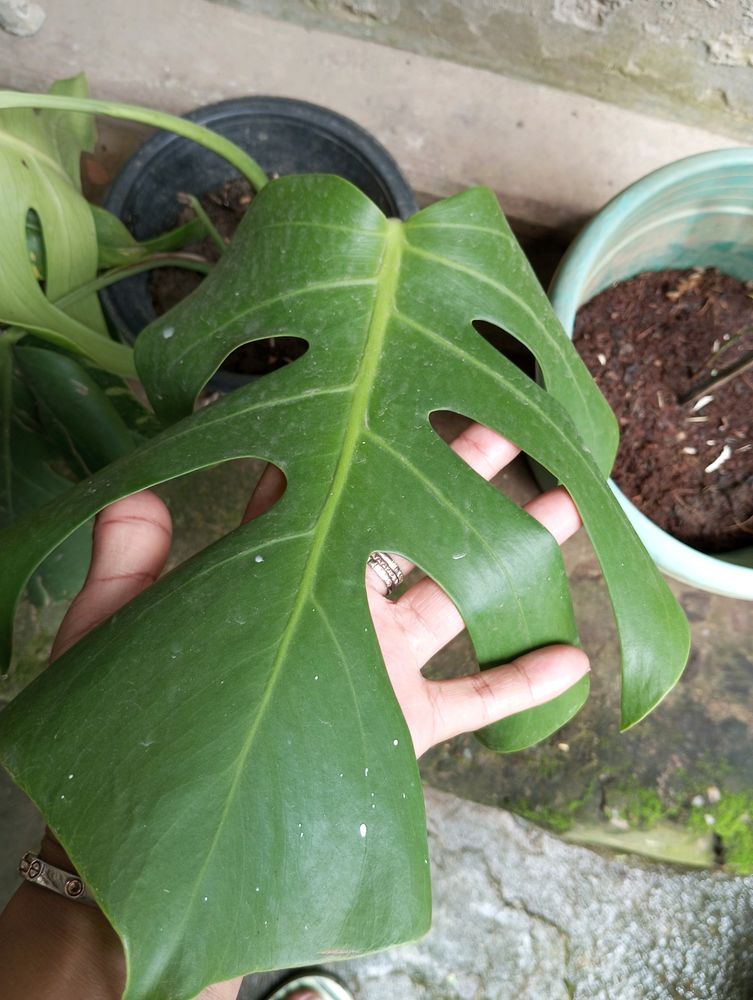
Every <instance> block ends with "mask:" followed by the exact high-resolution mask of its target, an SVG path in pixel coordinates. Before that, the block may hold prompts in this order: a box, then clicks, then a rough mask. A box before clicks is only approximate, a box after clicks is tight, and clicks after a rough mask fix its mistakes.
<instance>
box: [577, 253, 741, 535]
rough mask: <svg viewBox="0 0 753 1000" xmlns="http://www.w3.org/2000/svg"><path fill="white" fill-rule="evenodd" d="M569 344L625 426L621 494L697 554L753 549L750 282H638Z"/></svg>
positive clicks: (601, 300) (614, 289) (600, 307)
mask: <svg viewBox="0 0 753 1000" xmlns="http://www.w3.org/2000/svg"><path fill="white" fill-rule="evenodd" d="M573 340H574V343H575V345H576V347H577V349H578V351H579V353H580V354H581V356H582V357H583V359H584V361H585V363H586V365H587V366H588V368H589V370H590V371H591V374H592V375H593V376H594V378H595V379H596V382H597V383H598V385H599V388H600V389H601V391H602V392H603V393H604V395H605V396H606V398H607V400H608V402H609V404H610V405H611V407H612V409H613V410H614V411H615V414H616V415H617V419H618V421H619V424H620V434H621V440H620V447H619V451H618V454H617V460H616V462H615V467H614V469H613V471H612V476H613V478H614V480H615V482H616V483H617V485H618V486H619V487H620V489H621V490H622V491H623V493H624V494H625V495H626V496H627V497H628V498H629V499H630V500H631V501H632V503H634V504H635V506H636V507H638V509H639V510H641V511H642V512H643V513H644V514H646V516H647V517H649V518H651V520H652V521H654V522H655V523H656V524H658V525H660V527H662V528H663V529H664V530H666V531H668V532H670V533H671V534H672V535H674V536H675V537H676V538H679V539H680V540H681V541H683V542H686V543H687V544H688V545H692V546H693V547H694V548H697V549H700V550H703V551H706V552H724V551H728V550H730V549H735V548H740V547H743V546H745V545H751V544H753V366H747V367H746V365H745V361H746V356H747V355H749V354H750V353H751V352H753V282H745V283H743V282H740V281H738V280H736V279H735V278H731V277H729V276H728V275H725V274H721V273H720V272H719V271H717V270H714V269H711V268H709V269H705V270H701V269H697V270H685V271H680V270H664V271H658V272H649V273H645V274H639V275H637V276H636V277H634V278H631V279H630V280H628V281H623V282H620V283H619V284H615V285H613V286H611V287H610V288H607V289H606V290H605V291H603V292H601V293H600V294H599V295H597V296H596V297H595V298H593V299H592V300H591V301H590V302H588V303H586V305H584V306H583V307H582V308H581V309H580V310H579V312H578V315H577V318H576V324H575V333H574V338H573ZM737 367H742V369H743V370H742V371H740V372H739V373H738V374H736V375H735V376H734V377H732V378H730V379H728V380H727V381H726V382H724V384H722V383H721V381H720V382H719V383H718V384H717V385H714V386H712V385H709V384H708V383H709V381H710V380H712V379H714V378H715V377H718V376H720V375H721V376H724V375H725V373H729V371H730V369H735V368H737Z"/></svg>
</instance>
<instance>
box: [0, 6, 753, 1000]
mask: <svg viewBox="0 0 753 1000" xmlns="http://www.w3.org/2000/svg"><path fill="white" fill-rule="evenodd" d="M47 6H48V7H49V9H48V12H47V13H48V17H47V21H46V23H45V26H44V28H43V29H42V31H41V32H40V33H39V34H38V35H36V36H34V37H32V38H25V39H18V38H12V37H11V36H7V35H4V34H3V33H2V32H0V84H3V83H5V84H9V85H13V86H17V87H22V88H28V89H40V88H42V87H45V86H47V85H48V84H49V82H50V80H51V79H53V78H54V77H57V76H64V75H69V74H71V73H74V72H76V71H77V70H78V69H80V68H82V67H85V68H87V69H88V70H89V71H90V80H91V83H92V89H93V91H94V92H95V93H96V95H97V96H100V97H118V98H123V99H128V100H133V101H141V102H145V103H147V104H152V105H155V106H160V107H164V108H167V109H170V110H176V111H184V110H186V109H188V108H189V107H192V106H195V105H196V104H199V103H206V102H207V101H210V100H216V99H219V98H222V97H229V96H233V95H236V94H240V93H251V92H257V93H258V92H266V93H278V94H284V95H289V96H298V97H305V98H307V99H309V100H314V101H317V102H320V103H323V104H327V105H329V106H330V107H333V108H335V109H336V110H339V111H341V112H343V113H345V114H348V115H350V116H351V117H354V118H355V119H356V120H358V121H359V122H360V123H361V124H363V125H365V126H366V127H367V128H370V129H371V130H372V131H374V132H375V133H376V134H377V135H378V136H379V138H381V139H382V141H383V142H385V144H386V145H387V146H388V148H390V150H391V151H392V152H393V154H394V155H395V156H396V157H397V159H398V160H399V161H400V163H401V165H402V166H403V167H404V168H405V169H406V172H407V173H408V176H409V179H410V180H411V181H412V183H413V184H414V186H415V187H416V188H417V190H419V191H420V192H423V193H424V194H425V195H440V194H444V193H450V192H452V191H455V190H458V189H459V188H461V187H464V186H466V185H467V184H469V183H477V182H483V183H488V184H490V185H491V186H492V187H493V188H494V189H495V190H496V191H498V192H499V193H500V196H501V200H502V203H503V206H504V207H505V208H506V209H507V210H508V212H510V213H511V214H512V215H513V216H514V217H515V219H516V220H517V221H518V231H519V232H520V233H521V234H522V235H523V236H524V237H525V238H526V240H527V241H528V242H527V246H528V248H529V250H530V252H531V253H533V254H534V255H535V256H536V257H537V259H538V261H539V262H540V264H541V269H542V274H544V273H545V272H546V271H547V270H551V266H552V264H553V262H554V260H555V259H556V256H557V253H558V251H559V249H560V248H561V247H562V245H563V242H564V241H565V239H566V236H567V234H568V233H569V232H570V231H571V230H572V228H573V227H575V226H576V225H577V224H578V223H579V222H580V221H581V220H582V219H583V218H584V217H585V216H587V215H589V214H591V213H592V212H593V211H595V210H596V209H598V208H599V207H600V206H601V204H602V203H603V202H604V201H605V200H606V199H607V198H608V197H609V196H610V195H611V194H613V193H615V192H616V191H617V190H619V189H620V188H621V187H623V186H624V185H625V184H626V183H628V182H629V181H631V180H633V179H635V178H636V177H638V176H640V175H642V174H644V173H646V172H647V171H648V170H650V169H653V168H654V167H656V166H659V165H660V164H662V163H665V162H668V161H669V160H672V159H675V158H677V157H679V156H681V155H685V154H688V153H692V152H698V151H702V150H705V149H710V148H718V147H721V146H725V145H734V143H733V142H732V141H731V140H729V139H726V138H724V137H721V136H717V135H713V134H711V133H707V132H702V131H700V130H698V129H691V128H687V127H684V126H679V125H673V124H671V123H668V122H664V121H659V120H655V119H651V118H647V117H645V116H642V115H636V114H634V113H632V112H627V111H624V110H620V109H615V108H613V107H610V106H608V105H604V104H600V103H599V102H597V101H592V100H590V99H587V98H583V97H577V96H573V95H570V94H566V93H564V92H559V91H554V90H551V89H549V88H545V87H540V86H535V85H532V84H527V83H521V82H519V81H513V80H506V79H505V78H502V77H499V76H495V75H493V74H490V73H486V72H484V71H479V70H472V69H468V68H467V67H461V66H457V65H454V64H451V63H445V62H441V61H439V60H433V59H427V58H424V57H418V56H408V55H406V54H405V53H401V52H397V51H395V50H391V49H388V48H385V47H382V46H377V45H371V44H368V43H364V42H356V41H353V40H348V39H344V38H339V37H336V36H331V35H327V34H325V33H321V32H309V31H305V30H303V29H300V28H297V27H295V26H292V25H284V24H279V23H277V22H274V21H268V20H265V19H263V18H257V17H250V16H249V15H246V14H243V13H241V12H239V11H235V10H232V9H230V8H226V7H216V6H214V5H209V4H206V3H205V2H204V0H185V2H182V3H180V4H179V5H178V4H177V3H174V2H172V0H171V2H169V3H164V4H160V5H155V4H149V3H147V2H146V0H133V2H132V3H131V4H129V5H128V8H127V15H126V8H124V7H123V8H119V9H118V10H115V9H113V10H110V11H108V12H107V16H106V17H103V16H102V8H101V6H99V5H96V4H94V3H93V2H84V0H57V2H56V3H55V4H54V5H52V4H49V5H47ZM53 7H54V9H53ZM95 15H96V16H95ZM126 52H130V53H138V60H137V62H136V61H129V60H127V59H126V58H125V57H124V53H126ZM269 52H274V53H275V54H276V57H275V59H273V60H270V59H269V58H268V54H269ZM354 67H357V70H356V69H354ZM140 135H141V133H139V132H138V131H132V132H129V131H127V130H126V131H123V130H118V131H115V130H112V129H107V128H106V129H105V131H104V137H105V145H106V146H108V147H109V148H108V149H102V148H101V147H100V151H99V154H100V155H99V162H100V163H103V164H104V165H105V168H106V169H109V167H111V166H112V165H113V164H114V163H115V162H117V161H118V160H119V159H121V158H122V155H123V152H124V151H126V150H127V148H128V147H129V145H133V143H134V142H136V141H138V139H139V138H140ZM105 179H106V178H105ZM563 234H564V235H563ZM451 429H452V421H448V423H447V425H446V430H447V432H448V433H449V432H450V431H451ZM257 471H258V470H257V469H255V468H253V467H251V466H250V464H248V463H247V464H245V465H242V466H234V467H233V468H231V469H226V470H214V471H213V472H212V473H207V474H203V475H202V476H200V477H198V480H197V481H196V482H194V483H193V485H191V486H190V487H188V486H186V485H185V484H181V483H177V484H174V486H172V487H170V489H169V490H168V498H169V499H170V502H171V505H172V506H173V509H174V511H175V512H176V513H177V515H178V519H179V523H180V525H181V530H180V531H179V532H178V540H177V544H178V549H177V552H176V555H175V558H176V559H180V558H183V557H184V556H186V555H187V554H188V552H189V549H191V548H195V547H198V546H201V545H202V544H206V543H207V542H208V541H210V540H211V539H212V538H214V537H216V536H217V534H218V533H221V532H222V531H223V530H226V529H227V526H228V525H229V524H231V523H232V522H233V519H234V518H236V517H237V516H238V515H239V513H240V511H241V510H242V504H243V495H244V494H245V493H246V491H247V490H248V488H249V484H250V482H251V481H252V480H253V478H254V476H255V474H256V473H257ZM498 484H499V486H500V488H502V489H504V490H505V491H506V492H508V493H510V495H512V496H514V497H515V498H516V499H519V500H522V499H525V497H526V496H528V495H529V494H530V491H531V490H532V488H533V487H532V483H531V480H530V477H529V476H528V474H527V471H526V470H525V468H524V466H522V464H521V463H517V464H516V465H515V467H514V468H513V469H512V470H511V471H509V472H507V473H505V474H503V475H502V476H501V477H499V480H498ZM218 497H222V498H223V501H222V504H218V502H217V498H218ZM566 559H567V562H568V566H569V569H570V571H571V576H572V585H573V593H574V599H575V603H576V608H577V611H578V616H579V623H580V628H581V635H582V639H583V642H584V645H585V647H586V649H587V650H588V651H589V653H590V655H591V657H592V661H593V665H594V670H593V674H594V678H593V681H594V683H593V696H592V698H591V701H590V704H589V707H588V708H587V709H586V710H585V711H584V712H583V713H581V715H580V716H579V717H578V718H577V719H576V720H574V721H573V723H571V725H570V726H569V727H568V728H567V729H566V730H565V731H563V732H562V733H559V734H557V736H556V738H554V739H552V740H550V741H547V742H546V743H545V744H544V745H542V746H541V747H539V748H534V749H533V750H531V751H526V752H525V753H522V754H517V755H514V756H513V757H505V758H500V757H497V756H495V755H493V754H490V753H489V752H488V751H486V750H484V749H483V748H481V747H480V746H479V745H478V744H476V743H475V741H473V739H472V738H471V737H468V738H465V739H460V740H455V741H452V742H451V743H448V744H444V745H442V746H440V747H438V748H437V749H436V750H435V751H434V752H432V753H431V754H429V755H427V757H426V759H425V761H424V762H423V770H424V776H425V781H426V785H427V810H428V818H429V832H430V841H431V853H432V868H433V880H434V892H435V918H434V927H433V929H432V931H431V933H430V934H429V935H428V936H427V937H426V938H425V939H424V940H423V941H421V942H418V943H417V944H415V945H409V946H406V947H404V948H401V949H398V950H395V951H392V952H387V953H383V954H381V955H376V956H372V957H367V958H364V959H360V960H358V961H356V962H351V963H346V964H344V965H342V966H340V967H339V972H340V974H341V975H343V976H344V977H345V978H346V979H347V980H348V981H349V982H350V983H351V984H352V986H353V989H354V991H355V993H356V995H357V996H358V997H359V998H360V1000H455V998H458V1000H459V998H463V1000H467V998H473V1000H507V998H510V1000H512V998H516V1000H518V998H519V1000H550V998H551V1000H558V998H560V997H562V998H567V997H577V998H578V1000H596V998H599V1000H601V998H604V1000H672V998H694V1000H745V998H748V997H753V907H752V904H751V900H752V899H753V895H752V893H751V890H753V880H752V879H751V878H750V877H741V876H739V875H735V874H734V870H733V867H732V866H730V863H729V862H730V859H731V857H732V854H731V853H730V852H732V851H733V848H734V850H736V851H738V853H737V854H735V855H734V856H735V857H736V858H738V860H739V861H740V864H739V866H738V868H739V870H743V871H750V870H751V868H752V867H753V848H751V854H750V857H748V856H747V855H746V853H745V852H746V850H747V849H748V846H750V845H747V841H745V840H744V837H743V840H742V842H741V841H740V836H741V835H740V830H742V831H743V833H745V831H746V830H749V825H746V820H745V816H746V815H747V813H746V809H747V803H750V804H751V805H753V764H751V761H753V754H751V752H750V748H751V746H753V713H752V712H751V710H750V709H749V706H750V705H753V669H751V667H753V664H751V662H750V636H751V635H752V634H753V604H746V603H745V602H737V601H728V600H725V599H722V598H715V597H712V596H710V595H707V594H704V593H702V592H700V591H694V590H691V589H689V588H686V587H680V586H678V587H677V588H676V592H677V594H678V597H679V598H680V599H681V601H682V603H683V605H684V606H685V608H686V611H687V612H688V614H689V617H690V619H691V627H692V630H693V656H692V659H691V663H690V666H689V669H688V671H687V673H686V677H685V679H684V681H683V683H682V684H681V685H680V686H679V688H678V689H677V690H676V692H674V693H673V694H672V695H671V696H670V698H668V699H667V701H666V702H665V704H664V705H663V706H662V707H661V708H660V709H659V710H658V711H657V712H656V713H655V714H654V715H653V716H652V717H651V718H650V719H649V720H646V722H644V723H642V724H641V726H639V727H637V729H636V730H634V731H633V732H631V733H630V734H628V735H626V736H624V737H619V736H618V735H617V732H616V730H617V708H616V698H617V685H616V676H617V662H616V641H615V635H614V629H613V625H612V622H611V618H610V613H609V609H608V604H607V602H606V596H605V594H604V591H603V587H602V585H601V582H600V580H599V574H598V570H597V568H596V564H595V561H594V559H593V556H592V555H591V553H590V549H589V547H588V544H587V541H586V540H585V539H584V538H581V537H579V538H577V539H575V540H573V541H572V542H571V543H569V544H568V547H567V549H566ZM60 611H61V609H59V608H55V607H51V608H47V609H45V610H44V611H43V612H42V613H41V615H40V614H39V613H37V612H33V611H31V609H29V608H26V609H25V610H24V611H23V612H22V616H21V622H20V624H21V629H22V634H23V635H24V636H25V637H26V639H25V649H26V652H27V655H26V656H25V659H24V663H25V664H26V665H27V666H28V665H29V664H31V663H33V662H36V663H38V662H40V659H41V657H42V656H43V648H44V643H45V637H47V638H48V637H49V636H50V635H51V633H52V632H53V630H54V627H55V622H56V619H57V617H59V614H60ZM471 656H472V653H471V651H470V650H469V648H468V645H467V643H465V641H464V640H462V639H461V640H459V641H458V642H457V643H455V644H453V645H452V646H451V647H450V648H449V649H448V651H447V652H446V653H445V654H444V655H443V656H440V657H438V659H437V662H436V663H435V664H434V669H435V670H436V671H437V673H453V672H458V671H460V670H462V669H464V667H465V666H466V665H467V663H468V661H469V659H470V658H471ZM24 669H26V667H25V668H24ZM27 679H28V677H27V676H26V675H25V674H24V672H23V671H20V672H19V671H17V672H16V673H15V674H12V675H11V676H10V678H9V679H8V681H6V682H5V687H4V688H2V689H0V700H2V698H7V697H9V696H10V695H11V694H12V692H13V689H14V688H15V687H18V686H20V685H22V684H23V683H24V682H25V681H26V680H27ZM474 800H475V801H474ZM693 802H695V803H696V805H693V804H692V803H693ZM730 804H732V805H734V809H733V810H732V812H731V813H730V809H729V808H727V811H726V812H725V811H724V807H728V806H730ZM510 810H515V812H516V813H518V814H522V815H524V816H527V817H529V818H532V819H535V820H536V821H537V822H538V823H539V824H545V825H547V826H549V827H550V828H553V829H557V830H559V831H561V832H562V833H563V834H564V835H565V836H566V837H568V838H570V840H571V841H572V840H576V839H579V840H584V839H586V840H589V841H591V842H594V841H601V842H603V843H605V842H610V843H611V844H612V851H611V852H609V853H598V852H595V851H594V850H592V849H590V848H587V847H584V846H581V845H580V844H575V843H572V842H566V841H564V840H563V839H561V838H560V837H556V836H553V835H551V834H550V833H547V832H544V831H542V829H540V827H539V826H536V825H532V824H531V823H529V822H527V821H526V820H524V819H521V818H519V817H518V816H515V815H513V814H512V812H511V811H510ZM706 816H710V817H711V819H712V822H711V823H708V821H707V820H706V819H705V817H706ZM699 817H700V820H701V829H700V830H699V826H698V820H699ZM725 823H726V824H727V827H729V832H728V833H724V836H723V837H722V840H724V837H726V838H727V858H726V860H727V862H728V863H727V865H726V867H720V866H719V864H718V862H719V861H720V860H722V859H723V858H721V857H720V855H719V851H718V844H716V841H715V840H714V837H713V833H714V832H715V830H720V829H722V827H723V826H724V824H725ZM727 827H724V829H725V830H727ZM39 829H40V820H39V818H38V817H37V816H36V814H35V813H34V810H33V809H32V808H31V807H30V805H29V804H28V803H27V802H26V801H25V800H24V799H23V797H22V796H21V795H20V793H18V792H17V791H16V790H15V789H13V787H12V786H11V785H10V784H9V783H8V782H7V780H6V779H0V905H2V903H3V902H4V900H5V899H6V898H7V896H8V895H9V894H10V893H11V892H12V891H13V888H14V886H15V884H16V882H17V879H16V876H15V874H14V869H15V865H16V864H17V859H18V857H19V856H20V854H21V853H23V851H24V850H26V849H28V848H29V847H31V846H33V845H34V844H35V843H36V841H37V840H38V835H39ZM735 837H737V838H738V839H737V840H735V839H734V838H735ZM740 844H742V846H740ZM746 845H747V846H746ZM629 849H631V850H632V849H639V850H640V851H642V852H643V853H644V854H653V855H656V856H659V857H662V858H675V859H677V860H680V861H682V862H684V863H685V865H686V867H669V866H667V865H666V864H656V863H650V862H647V861H644V860H640V859H639V858H637V857H636V856H634V855H627V854H626V852H627V851H628V850H629ZM746 858H747V861H748V862H749V863H750V866H749V867H747V868H746V867H745V864H746ZM688 864H693V865H695V866H696V867H695V868H694V869H691V868H689V867H687V865H688ZM271 978H274V977H270V978H267V979H259V978H258V977H257V978H256V979H255V980H249V981H248V982H247V983H246V984H245V986H244V994H243V996H244V998H245V1000H256V998H258V997H260V996H263V994H264V991H265V990H266V989H267V987H268V985H269V983H270V979H271Z"/></svg>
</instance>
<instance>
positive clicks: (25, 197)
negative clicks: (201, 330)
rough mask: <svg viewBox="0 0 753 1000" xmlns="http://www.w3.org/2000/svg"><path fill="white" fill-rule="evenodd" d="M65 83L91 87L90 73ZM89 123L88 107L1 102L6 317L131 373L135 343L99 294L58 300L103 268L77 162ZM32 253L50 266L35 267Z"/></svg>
mask: <svg viewBox="0 0 753 1000" xmlns="http://www.w3.org/2000/svg"><path fill="white" fill-rule="evenodd" d="M61 87H62V91H63V93H65V94H67V93H74V94H77V93H79V92H80V91H82V89H83V90H84V91H85V81H84V80H83V78H75V79H74V80H73V81H63V82H62V83H61V84H60V85H59V86H58V89H60V88H61ZM90 130H91V120H90V118H89V117H88V116H86V115H81V114H71V113H70V112H65V111H60V110H56V109H50V108H48V109H45V110H44V111H42V112H40V113H36V112H34V111H32V110H31V109H29V108H15V109H14V108H6V109H2V110H0V175H1V176H2V178H3V183H2V185H0V232H1V233H2V234H3V245H2V257H1V259H2V282H1V283H0V324H5V325H7V326H18V327H21V328H23V329H26V330H32V331H34V332H36V333H39V334H40V336H43V337H45V338H46V339H48V340H50V341H51V342H52V343H54V344H56V345H57V346H59V347H63V348H65V349H67V350H70V351H73V352H75V353H77V354H82V355H84V356H85V357H87V358H89V359H90V360H92V361H93V362H95V363H96V364H98V365H100V366H101V367H103V368H106V369H108V370H109V371H112V372H114V373H116V374H120V375H132V374H133V361H132V357H131V351H130V348H127V347H125V346H123V345H122V344H117V343H115V342H114V341H112V340H110V339H109V337H108V335H107V331H106V327H105V323H104V318H103V316H102V312H101V310H100V307H99V302H98V300H97V296H96V294H93V293H92V294H91V295H88V296H85V297H84V298H79V299H77V300H76V301H75V302H74V303H73V304H71V305H70V306H69V307H67V308H66V309H61V308H58V307H57V306H56V305H55V302H56V300H57V299H59V298H62V297H63V296H64V295H66V294H67V293H68V292H70V291H72V290H73V289H75V288H78V287H79V286H81V285H84V284H86V283H87V282H89V281H91V280H92V279H93V278H94V277H95V276H96V273H97V241H96V233H95V227H94V221H93V219H92V213H91V209H90V206H89V204H88V202H87V201H86V199H85V198H84V197H83V195H82V194H81V190H80V182H79V180H78V166H77V161H78V157H79V156H80V153H81V150H82V149H84V148H87V146H88V144H89V143H90V139H91V131H90ZM40 243H41V246H40ZM32 253H33V254H34V255H35V259H37V260H39V259H41V260H42V261H43V268H39V267H36V268H35V266H34V260H33V259H32V258H31V254H32ZM35 270H36V273H35ZM40 276H41V277H43V279H44V282H43V284H42V282H41V281H40V280H39V278H40Z"/></svg>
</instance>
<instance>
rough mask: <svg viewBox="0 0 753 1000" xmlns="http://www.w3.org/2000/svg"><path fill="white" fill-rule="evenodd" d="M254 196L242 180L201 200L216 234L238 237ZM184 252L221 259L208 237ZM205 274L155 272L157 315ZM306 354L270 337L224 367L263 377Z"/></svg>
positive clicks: (241, 350)
mask: <svg viewBox="0 0 753 1000" xmlns="http://www.w3.org/2000/svg"><path fill="white" fill-rule="evenodd" d="M253 197H254V191H253V188H252V187H251V185H250V184H249V183H248V181H247V180H246V179H245V178H243V177H236V178H233V179H232V180H229V181H226V182H225V183H224V184H222V185H221V186H220V187H218V188H215V189H214V190H213V191H209V192H208V193H207V194H205V195H204V196H203V197H202V198H200V199H199V201H200V202H201V205H202V208H203V209H204V211H205V212H206V213H207V215H208V216H209V218H210V220H211V222H212V224H213V225H214V227H215V229H216V230H217V232H218V233H219V234H220V236H221V237H222V238H223V239H224V240H225V242H226V243H230V240H231V239H232V238H233V236H234V235H235V230H236V229H237V228H238V226H239V225H240V221H241V219H242V218H243V216H244V215H245V213H246V211H247V209H248V207H249V205H250V204H251V202H252V200H253ZM193 218H194V213H193V211H192V210H191V208H190V207H189V206H186V208H184V209H183V210H182V212H181V213H180V216H179V217H178V222H177V223H176V224H177V225H182V224H183V223H185V222H190V221H191V219H193ZM183 251H184V252H187V253H193V254H198V255H199V256H200V257H203V258H204V259H205V260H207V261H209V262H210V263H212V264H215V263H216V262H217V261H218V260H219V259H220V250H219V247H218V246H217V245H216V244H215V242H214V240H213V239H212V238H211V237H209V236H205V237H204V239H202V240H201V241H199V242H198V243H193V244H190V245H189V246H186V247H184V248H183ZM202 278H203V275H201V274H198V273H197V272H196V271H188V270H184V269H183V268H179V267H162V268H159V269H157V270H155V271H153V272H152V274H151V277H150V281H149V290H150V292H151V296H152V304H153V305H154V309H155V312H156V313H157V315H158V316H161V315H162V314H163V313H166V312H167V311H168V309H172V307H173V306H174V305H177V303H178V302H180V301H182V300H183V299H185V298H186V297H187V296H188V295H190V294H191V292H193V291H194V290H195V289H196V288H198V287H199V285H200V284H201V281H202ZM305 351H306V344H305V343H303V341H301V340H299V339H297V338H295V337H271V338H270V339H268V340H259V341H255V342H254V343H253V344H244V345H243V346H242V347H238V348H236V350H234V351H233V352H232V354H230V355H228V357H227V358H226V359H225V361H224V362H223V364H222V368H223V370H224V371H230V372H237V373H239V374H243V375H264V374H266V373H267V372H271V371H274V370H275V369H276V368H282V366H283V365H286V364H288V362H290V361H294V360H295V359H296V358H299V357H300V356H301V355H302V354H304V353H305Z"/></svg>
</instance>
